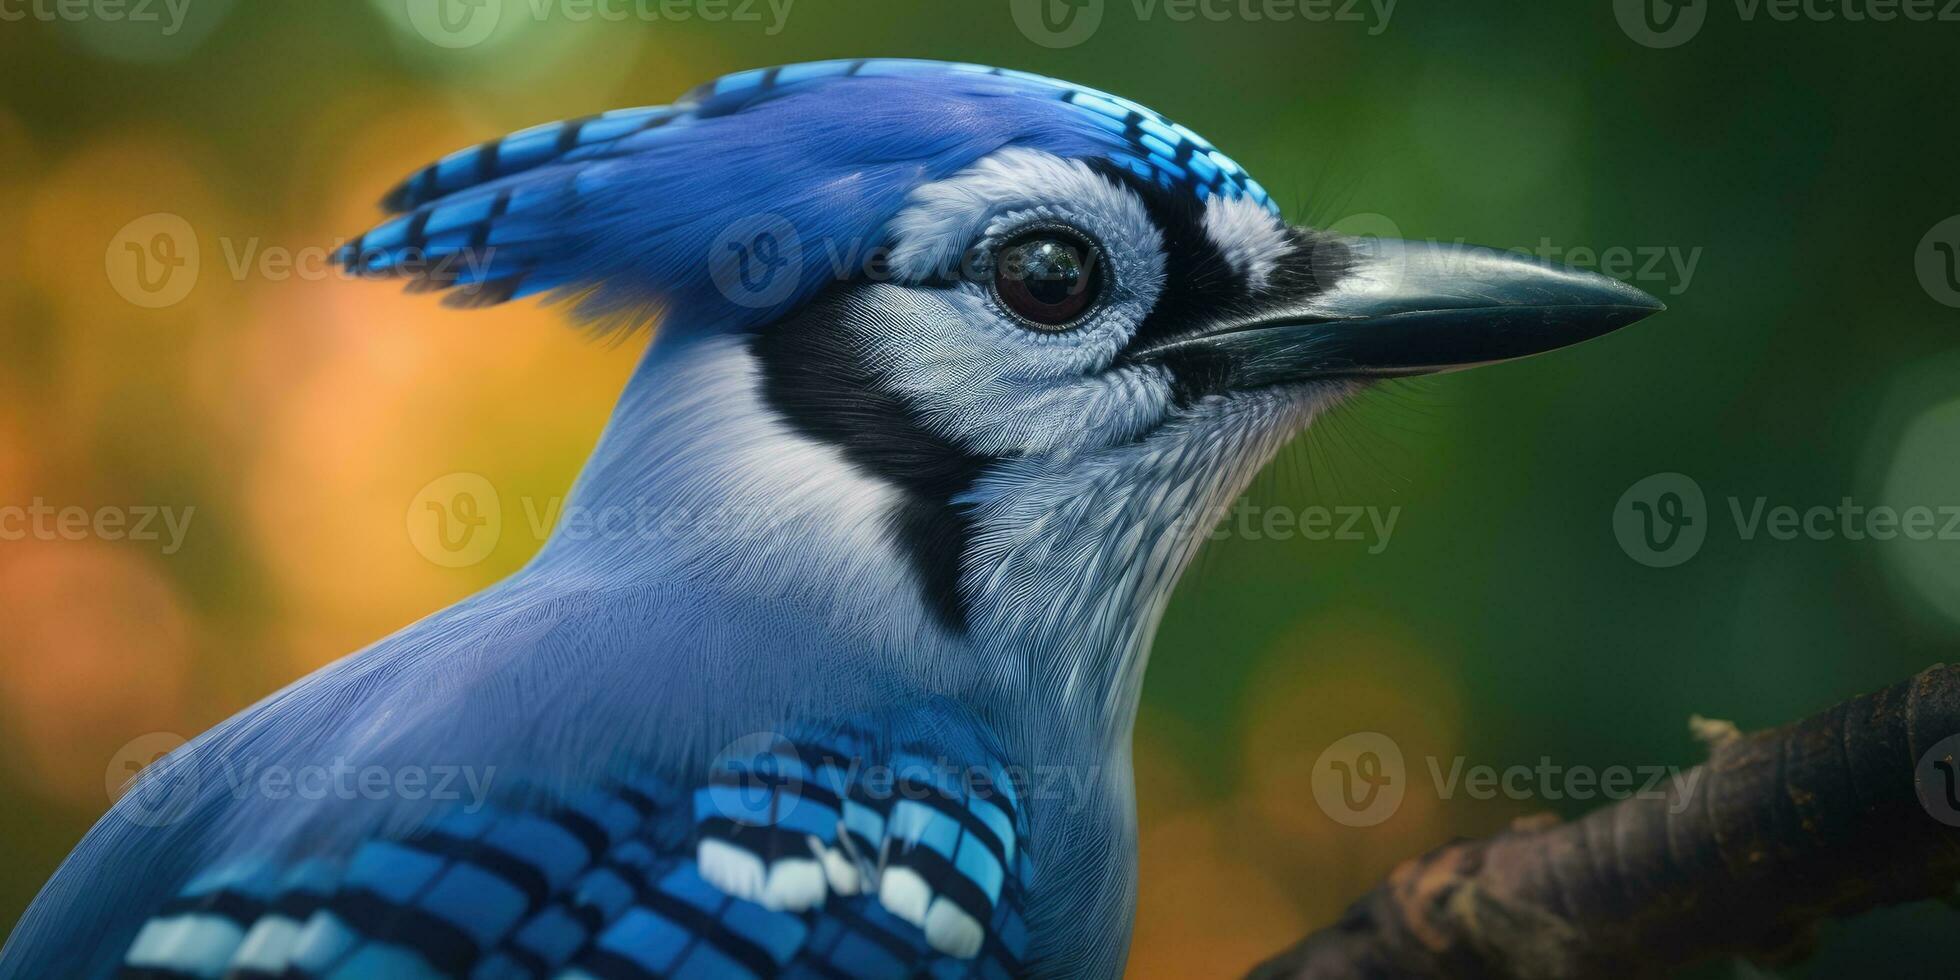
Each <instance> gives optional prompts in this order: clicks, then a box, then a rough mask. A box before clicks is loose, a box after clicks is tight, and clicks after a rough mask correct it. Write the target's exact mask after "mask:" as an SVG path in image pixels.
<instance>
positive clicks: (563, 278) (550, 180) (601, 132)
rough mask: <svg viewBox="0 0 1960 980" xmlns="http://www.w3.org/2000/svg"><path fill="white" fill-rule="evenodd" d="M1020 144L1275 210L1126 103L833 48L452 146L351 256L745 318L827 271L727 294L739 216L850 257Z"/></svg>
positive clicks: (1194, 142)
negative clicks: (657, 97)
mask: <svg viewBox="0 0 1960 980" xmlns="http://www.w3.org/2000/svg"><path fill="white" fill-rule="evenodd" d="M1010 146H1019V147H1026V148H1031V149H1037V150H1042V151H1045V152H1048V153H1052V154H1054V155H1056V156H1060V157H1068V158H1105V159H1108V160H1111V161H1114V162H1116V163H1118V164H1119V165H1121V166H1122V167H1124V168H1125V169H1128V170H1130V171H1131V172H1133V173H1135V174H1137V175H1139V176H1141V177H1143V178H1144V179H1146V180H1150V181H1153V182H1155V183H1157V184H1160V185H1162V186H1165V187H1171V188H1178V189H1181V190H1183V191H1185V192H1187V193H1189V194H1191V195H1193V196H1195V197H1197V198H1199V199H1203V198H1207V197H1210V196H1212V195H1225V196H1228V197H1249V198H1251V199H1253V200H1255V201H1257V202H1258V203H1260V204H1261V205H1264V206H1266V207H1267V208H1268V209H1269V210H1271V209H1273V206H1272V204H1271V201H1270V199H1269V198H1268V197H1267V195H1266V192H1265V190H1264V188H1262V187H1260V186H1259V184H1258V182H1257V181H1254V180H1252V179H1251V177H1250V176H1248V175H1247V174H1246V173H1245V171H1244V169H1243V168H1241V167H1239V165H1238V164H1236V163H1234V162H1233V161H1232V160H1231V159H1230V158H1229V157H1226V156H1225V155H1224V154H1222V153H1220V152H1218V151H1217V150H1216V149H1215V148H1213V147H1212V146H1211V144H1210V143H1208V142H1206V141H1205V140H1204V139H1203V138H1202V137H1200V136H1198V135H1197V134H1196V133H1193V132H1192V131H1190V130H1189V129H1186V128H1184V127H1183V126H1180V125H1177V124H1176V123H1172V122H1170V121H1169V120H1166V119H1164V118H1163V117H1162V116H1160V115H1158V114H1157V113H1155V112H1153V111H1151V110H1150V109H1147V108H1145V107H1143V106H1141V105H1138V104H1136V103H1134V102H1131V101H1129V100H1127V99H1123V98H1120V97H1117V96H1113V95H1109V94H1107V93H1103V92H1099V91H1096V90H1094V89H1091V88H1086V87H1084V86H1079V85H1074V84H1070V83H1067V82H1062V81H1058V80H1055V79H1050V78H1046V77H1043V76H1040V75H1033V74H1028V73H1025V72H1015V71H1007V70H1004V69H998V68H988V67H984V66H979V65H961V64H948V63H943V62H933V61H914V60H902V59H875V60H858V61H826V62H815V63H810V64H801V65H790V66H785V67H779V68H768V69H757V70H753V71H746V72H739V73H736V74H732V75H728V76H725V77H723V78H720V79H718V80H716V81H714V82H711V83H708V84H707V85H703V86H701V87H700V88H697V89H695V90H694V91H692V92H690V93H688V94H687V95H686V96H684V97H683V98H682V99H681V100H680V101H678V102H676V103H675V104H673V105H671V106H659V107H648V108H640V109H627V110H620V111H617V112H609V113H605V114H603V115H599V116H593V117H587V118H584V119H576V120H568V121H565V122H559V123H551V124H548V125H545V126H539V127H535V128H532V129H527V130H524V131H522V132H519V133H514V134H512V135H510V136H506V137H504V138H502V139H500V140H493V141H491V142H488V143H484V144H481V145H478V146H475V147H471V148H468V149H465V150H461V151H458V152H457V153H454V154H451V155H450V156H448V157H445V158H443V159H442V160H440V161H437V162H436V163H432V164H430V165H429V166H427V167H425V168H423V169H422V170H421V171H419V172H417V173H416V174H415V175H414V176H412V177H411V178H409V179H408V180H407V181H405V182H404V183H403V184H401V185H400V186H399V187H397V188H396V189H395V190H394V191H392V192H391V193H389V195H388V196H387V197H386V198H385V199H384V204H385V205H386V206H388V207H389V208H391V209H393V210H398V211H401V212H404V213H402V214H401V215H400V216H398V217H396V218H393V219H391V220H390V221H388V222H387V223H385V224H382V225H380V226H379V227H376V228H375V229H373V230H371V231H369V232H368V233H367V234H365V235H363V236H361V237H360V238H357V239H355V240H354V241H352V242H350V243H348V244H347V245H346V246H345V247H344V248H343V249H342V251H341V261H342V262H343V263H344V264H345V265H346V266H347V267H348V268H350V269H352V270H355V271H358V272H362V273H365V274H371V275H390V274H405V275H413V276H416V277H418V281H419V282H420V284H421V285H422V286H423V287H425V288H437V289H445V288H446V289H452V290H453V291H452V293H451V296H450V301H451V302H452V303H455V304H458V305H481V304H487V303H497V302H503V301H505V300H509V299H514V298H518V297H522V296H528V295H532V294H536V293H541V292H548V291H553V290H559V291H564V292H567V293H570V294H573V295H576V296H577V297H578V299H579V306H578V312H579V313H580V314H581V315H582V316H585V317H588V318H593V319H597V320H601V321H605V322H621V321H625V322H641V321H643V320H645V319H647V318H648V317H650V316H651V315H652V314H653V313H654V312H655V311H659V310H669V311H682V312H685V314H686V316H685V317H684V319H685V320H686V322H687V323H688V324H690V325H694V326H699V325H703V324H710V325H725V326H733V327H740V326H747V325H752V324H755V323H760V322H766V321H768V320H770V319H773V318H775V317H777V316H780V315H781V314H782V312H783V311H784V310H785V309H787V308H789V307H793V306H795V305H797V304H799V303H801V302H802V301H804V300H806V299H808V298H809V296H810V295H811V294H812V293H813V292H814V291H815V290H816V289H817V288H818V287H819V286H821V285H822V284H823V283H824V281H825V280H826V279H828V278H832V277H833V276H834V270H833V269H832V268H831V264H830V263H829V262H826V261H810V262H806V263H803V267H802V268H801V269H800V270H799V271H798V276H799V279H798V281H797V282H796V283H794V284H793V286H792V287H791V288H787V289H781V290H772V291H771V292H770V293H769V297H768V298H769V301H768V302H756V301H755V297H750V296H745V297H742V298H741V300H740V301H735V300H731V299H730V297H729V296H728V295H727V290H725V289H722V288H718V287H717V285H716V283H717V282H726V281H727V278H726V277H727V276H730V275H733V274H734V272H733V269H732V264H733V263H735V262H737V261H738V257H737V256H736V255H734V254H732V253H731V252H729V251H726V250H721V249H717V248H716V246H717V244H719V243H718V236H720V235H722V234H723V233H724V232H726V231H727V229H728V227H729V224H730V222H731V221H732V220H735V219H738V218H740V217H742V216H755V215H758V214H760V213H762V212H766V213H767V217H768V218H769V219H771V220H774V221H780V222H782V223H783V225H784V226H786V227H788V228H792V229H795V232H796V234H797V235H798V236H799V237H800V239H801V240H802V241H803V242H806V243H826V244H827V245H828V246H831V248H830V251H832V252H833V253H834V252H836V251H837V249H836V247H835V246H839V245H842V246H843V247H844V248H845V249H848V250H851V251H852V253H853V254H857V253H860V252H861V251H862V250H864V249H867V248H869V247H872V246H874V245H876V244H877V241H876V238H877V236H878V234H879V232H880V229H881V228H882V227H883V226H884V224H885V223H886V222H887V221H889V220H890V219H891V217H892V216H893V215H894V214H895V213H897V212H898V210H899V209H900V207H901V206H902V205H903V203H904V201H905V198H906V195H907V194H908V193H910V192H911V191H912V190H913V189H914V188H916V187H918V186H920V185H921V184H925V183H929V182H932V181H936V180H940V179H942V178H945V177H947V176H949V175H951V174H954V173H956V172H958V171H960V170H961V169H963V168H965V167H967V166H970V165H971V164H973V163H974V162H975V161H977V160H979V159H981V158H983V157H985V156H987V155H988V154H991V153H993V152H995V151H997V150H1000V149H1002V148H1005V147H1010ZM732 175H733V176H732ZM436 263H446V265H442V266H440V267H437V268H431V266H432V265H435V264H436Z"/></svg>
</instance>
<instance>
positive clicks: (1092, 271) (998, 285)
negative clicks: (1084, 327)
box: [994, 228, 1102, 331]
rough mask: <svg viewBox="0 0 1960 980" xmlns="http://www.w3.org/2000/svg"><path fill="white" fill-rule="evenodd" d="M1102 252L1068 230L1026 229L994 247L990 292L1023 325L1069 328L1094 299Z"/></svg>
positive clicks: (1048, 328) (1056, 329)
mask: <svg viewBox="0 0 1960 980" xmlns="http://www.w3.org/2000/svg"><path fill="white" fill-rule="evenodd" d="M1101 257H1102V255H1101V253H1100V252H1099V251H1097V249H1096V247H1095V246H1093V245H1091V244H1090V243H1089V242H1088V241H1087V240H1086V239H1083V238H1082V237H1080V236H1078V235H1075V234H1073V233H1071V232H1069V231H1066V230H1062V229H1056V228H1042V229H1037V230H1034V231H1030V232H1026V233H1024V234H1022V235H1020V236H1018V237H1016V238H1014V239H1012V240H1010V241H1009V242H1008V243H1007V244H1006V245H1004V246H1002V247H1001V249H1000V251H999V252H998V253H996V255H995V259H994V295H996V296H998V297H999V298H1000V305H1001V306H1003V307H1005V308H1006V309H1007V311H1008V312H1009V313H1012V314H1013V315H1014V316H1016V317H1018V318H1020V320H1021V321H1022V323H1023V324H1024V325H1025V326H1028V327H1031V328H1033V329H1036V330H1047V331H1058V330H1067V329H1069V328H1071V327H1073V326H1075V325H1076V323H1077V322H1078V321H1080V320H1081V318H1082V314H1083V313H1084V312H1086V311H1087V310H1088V309H1089V307H1090V306H1091V305H1092V304H1094V303H1095V301H1096V294H1097V293H1098V292H1099V291H1100V286H1101V280H1102V270H1101V269H1099V268H1098V266H1099V265H1100V263H1099V261H1098V260H1099V259H1101Z"/></svg>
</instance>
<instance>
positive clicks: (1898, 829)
mask: <svg viewBox="0 0 1960 980" xmlns="http://www.w3.org/2000/svg"><path fill="white" fill-rule="evenodd" d="M1696 727H1697V734H1700V735H1701V736H1702V737H1703V738H1704V740H1705V741H1708V742H1709V744H1710V746H1711V754H1710V757H1709V759H1708V761H1707V762H1706V763H1705V764H1704V765H1703V766H1701V767H1699V768H1700V769H1701V770H1702V772H1701V773H1700V774H1699V778H1694V779H1687V778H1683V779H1680V780H1677V781H1675V782H1674V784H1673V786H1672V787H1671V788H1670V789H1669V791H1668V794H1667V797H1666V798H1664V799H1662V798H1634V799H1628V800H1624V801H1621V802H1619V803H1616V804H1613V805H1611V806H1607V807H1604V808H1601V809H1599V810H1595V811H1593V812H1592V813H1589V814H1587V815H1586V816H1584V817H1582V818H1580V819H1578V820H1574V821H1572V822H1570V823H1561V822H1558V821H1557V820H1556V818H1552V817H1549V816H1548V817H1544V818H1536V819H1533V820H1529V821H1521V822H1520V823H1519V824H1517V825H1515V826H1513V827H1512V828H1511V829H1510V830H1508V831H1505V832H1504V833H1501V834H1498V835H1496V836H1493V837H1489V838H1484V839H1481V840H1466V841H1458V842H1455V843H1451V844H1448V845H1445V846H1443V847H1441V848H1439V849H1437V850H1435V851H1432V852H1430V853H1429V854H1426V855H1423V856H1421V857H1418V858H1413V859H1411V860H1408V861H1405V862H1403V863H1402V864H1401V865H1400V866H1398V867H1397V868H1396V869H1395V870H1394V871H1393V872H1391V873H1390V874H1389V876H1388V878H1387V880H1385V881H1383V882H1382V883H1381V884H1380V885H1378V886H1376V888H1375V889H1374V890H1373V891H1371V892H1369V893H1368V894H1367V895H1364V896H1363V897H1362V898H1361V899H1360V900H1359V901H1357V902H1355V903H1354V904H1353V905H1352V906H1351V907H1349V909H1348V911H1347V912H1346V914H1345V915H1343V916H1342V917H1341V919H1340V921H1339V922H1337V923H1335V924H1334V925H1331V926H1329V927H1327V928H1325V929H1322V930H1320V931H1319V932H1316V933H1314V934H1312V935H1310V936H1308V937H1306V938H1305V939H1304V940H1302V941H1301V942H1300V943H1299V944H1298V945H1296V946H1294V947H1293V948H1292V949H1290V950H1288V951H1286V952H1285V953H1282V954H1280V955H1279V956H1277V957H1275V958H1274V959H1272V960H1270V961H1268V962H1267V963H1265V964H1263V965H1262V966H1260V967H1259V968H1258V969H1256V970H1255V971H1253V974H1252V975H1253V976H1254V977H1256V978H1261V980H1268V978H1296V980H1363V978H1366V980H1381V978H1389V977H1397V978H1401V977H1451V978H1458V977H1462V978H1519V980H1536V978H1551V977H1648V976H1664V975H1667V974H1668V973H1669V971H1671V970H1673V969H1677V968H1679V967H1681V966H1684V965H1686V964H1689V963H1693V962H1695V961H1698V960H1702V959H1706V958H1708V957H1713V956H1745V957H1749V958H1752V959H1755V960H1758V961H1763V962H1787V961H1789V960H1792V959H1794V958H1797V957H1800V956H1802V955H1803V954H1804V953H1805V952H1806V951H1807V950H1808V948H1809V944H1810V942H1811V939H1812V936H1813V934H1814V932H1815V930H1816V928H1817V926H1818V925H1819V924H1820V923H1821V922H1823V921H1824V920H1827V919H1832V918H1840V917H1844V916H1850V915H1855V914H1857V913H1859V912H1863V911H1865V910H1867V909H1872V908H1876V907H1878V906H1883V905H1892V904H1897V903H1901V902H1911V901H1919V900H1924V899H1929V898H1939V897H1946V898H1950V897H1952V896H1953V895H1954V892H1955V884H1956V882H1960V828H1957V827H1955V826H1949V825H1948V824H1947V823H1945V822H1942V820H1941V819H1936V816H1935V814H1946V815H1949V816H1951V817H1952V818H1953V819H1956V820H1960V806H1950V805H1949V797H1950V796H1951V795H1953V794H1960V789H1956V788H1955V787H1954V786H1953V782H1954V779H1955V777H1954V775H1953V773H1954V765H1955V761H1956V760H1955V759H1954V758H1953V752H1951V751H1949V749H1950V748H1951V746H1952V745H1954V744H1955V743H1952V742H1949V743H1947V745H1944V746H1940V747H1939V748H1940V751H1939V753H1938V755H1937V756H1935V755H1933V754H1932V750H1933V749H1934V747H1935V745H1936V743H1940V742H1941V741H1942V740H1943V739H1947V738H1948V737H1949V736H1953V735H1955V734H1956V733H1960V667H1947V666H1944V665H1941V666H1935V667H1933V668H1931V669H1929V670H1927V671H1925V672H1924V673H1921V674H1919V675H1918V676H1915V677H1913V678H1912V679H1910V680H1907V681H1903V682H1901V683H1898V684H1895V685H1893V686H1891V687H1888V688H1885V689H1884V690H1881V691H1877V692H1875V693H1872V694H1866V695H1862V696H1859V697H1855V698H1852V699H1850V700H1848V701H1845V702H1843V703H1840V704H1838V705H1836V706H1834V707H1832V708H1831V709H1830V710H1828V711H1825V712H1822V713H1821V714H1817V715H1814V716H1812V717H1809V718H1806V719H1804V720H1802V721H1799V722H1796V723H1794V724H1790V725H1785V726H1783V727H1781V728H1775V729H1770V730H1767V731H1761V732H1756V733H1754V734H1749V735H1743V734H1740V733H1738V732H1736V731H1735V729H1734V727H1733V726H1727V725H1724V724H1723V723H1719V722H1706V721H1702V720H1701V719H1696ZM1956 741H1960V740H1956ZM1942 763H1943V767H1942ZM1684 786H1692V787H1693V788H1692V789H1690V790H1686V791H1685V792H1684V791H1683V789H1682V787H1684Z"/></svg>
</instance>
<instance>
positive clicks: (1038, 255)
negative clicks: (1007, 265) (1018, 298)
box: [1021, 238, 1082, 306]
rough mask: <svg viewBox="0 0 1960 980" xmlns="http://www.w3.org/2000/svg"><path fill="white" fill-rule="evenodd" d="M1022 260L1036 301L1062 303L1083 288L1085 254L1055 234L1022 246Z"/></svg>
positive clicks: (1049, 303) (1029, 291)
mask: <svg viewBox="0 0 1960 980" xmlns="http://www.w3.org/2000/svg"><path fill="white" fill-rule="evenodd" d="M1021 261H1022V266H1021V268H1022V269H1023V270H1024V271H1023V272H1022V275H1021V278H1022V279H1024V280H1026V281H1027V287H1028V295H1030V296H1033V297H1034V299H1035V302H1038V303H1042V304H1045V305H1048V306H1059V305H1061V304H1063V303H1066V302H1068V299H1069V297H1070V296H1072V295H1074V294H1075V293H1076V292H1077V291H1079V290H1080V289H1081V288H1082V257H1081V256H1080V255H1077V254H1076V252H1075V250H1074V249H1072V248H1070V247H1068V246H1067V245H1064V244H1062V243H1061V242H1058V241H1055V240H1054V239H1052V238H1050V239H1044V240H1042V241H1038V242H1029V243H1028V244H1026V245H1023V246H1021Z"/></svg>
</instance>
